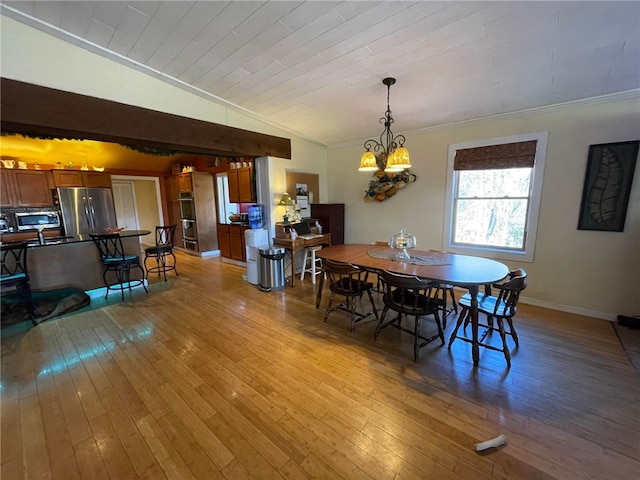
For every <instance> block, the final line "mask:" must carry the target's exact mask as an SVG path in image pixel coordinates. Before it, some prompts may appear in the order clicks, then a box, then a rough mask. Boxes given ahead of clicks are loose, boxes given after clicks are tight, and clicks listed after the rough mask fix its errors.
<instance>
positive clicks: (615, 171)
mask: <svg viewBox="0 0 640 480" xmlns="http://www.w3.org/2000/svg"><path fill="white" fill-rule="evenodd" d="M639 145H640V140H634V141H629V142H616V143H602V144H598V145H590V146H589V157H588V159H587V171H586V174H585V177H584V187H583V190H582V204H581V206H580V218H579V220H578V230H602V231H609V232H623V231H624V222H625V217H626V216H627V206H628V204H629V195H630V193H631V183H632V182H633V174H634V171H635V167H636V160H637V158H638V146H639Z"/></svg>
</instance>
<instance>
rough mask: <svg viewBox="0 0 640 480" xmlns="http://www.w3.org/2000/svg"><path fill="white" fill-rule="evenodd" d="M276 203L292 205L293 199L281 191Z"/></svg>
mask: <svg viewBox="0 0 640 480" xmlns="http://www.w3.org/2000/svg"><path fill="white" fill-rule="evenodd" d="M278 205H293V200H291V197H290V196H289V194H288V193H283V194H282V197H281V198H280V203H279V204H278Z"/></svg>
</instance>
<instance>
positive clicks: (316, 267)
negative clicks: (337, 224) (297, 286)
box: [300, 245, 322, 285]
mask: <svg viewBox="0 0 640 480" xmlns="http://www.w3.org/2000/svg"><path fill="white" fill-rule="evenodd" d="M318 250H322V246H321V245H318V246H315V247H306V248H305V249H304V259H303V260H302V273H301V274H300V281H301V282H302V281H304V274H305V272H309V273H310V274H311V283H313V284H314V285H315V283H316V275H320V273H322V268H321V265H322V259H321V258H317V257H316V252H317V251H318ZM307 260H309V261H310V262H311V263H310V265H309V266H308V267H307Z"/></svg>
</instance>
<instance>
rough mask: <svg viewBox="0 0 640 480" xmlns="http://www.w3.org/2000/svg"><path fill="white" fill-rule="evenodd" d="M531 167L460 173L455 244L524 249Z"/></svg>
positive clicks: (456, 206)
mask: <svg viewBox="0 0 640 480" xmlns="http://www.w3.org/2000/svg"><path fill="white" fill-rule="evenodd" d="M532 170H533V169H532V168H509V169H500V170H468V171H459V172H457V185H456V187H457V188H456V192H457V194H456V196H455V207H454V211H455V225H454V239H453V241H454V243H459V244H472V245H486V246H491V247H500V248H509V249H516V250H523V249H524V246H525V238H526V237H525V231H526V223H527V211H528V206H529V186H530V179H531V172H532Z"/></svg>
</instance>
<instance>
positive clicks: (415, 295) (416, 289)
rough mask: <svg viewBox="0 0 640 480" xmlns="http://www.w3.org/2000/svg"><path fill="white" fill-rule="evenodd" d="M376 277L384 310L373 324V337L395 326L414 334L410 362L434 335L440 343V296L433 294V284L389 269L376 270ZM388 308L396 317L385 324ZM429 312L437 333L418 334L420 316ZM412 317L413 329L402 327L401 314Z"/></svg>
mask: <svg viewBox="0 0 640 480" xmlns="http://www.w3.org/2000/svg"><path fill="white" fill-rule="evenodd" d="M380 280H381V281H382V286H383V291H384V293H383V296H382V299H383V302H384V309H383V310H382V315H381V316H380V321H379V322H378V326H377V327H376V332H375V334H374V337H373V338H374V340H375V339H377V338H378V335H380V332H381V331H382V330H383V329H384V328H386V327H389V326H392V327H395V328H398V329H400V330H402V331H404V332H407V333H410V334H412V335H413V336H414V342H413V361H414V362H417V361H418V356H419V352H420V349H421V348H422V347H424V346H426V345H428V344H429V343H431V342H432V341H434V340H435V339H436V338H440V340H441V341H442V345H444V332H443V330H442V325H441V323H440V315H439V313H438V312H439V311H440V310H441V309H442V299H441V298H439V297H437V296H434V292H433V290H434V287H433V285H432V284H431V282H429V281H428V280H422V279H420V278H418V277H415V276H410V275H402V274H398V273H393V272H389V271H382V272H380ZM389 310H393V311H395V312H397V313H398V316H397V317H396V318H394V319H391V320H389V321H387V322H386V323H385V318H386V316H387V313H388V312H389ZM428 315H433V318H434V319H435V323H436V325H437V327H438V332H437V333H436V334H434V335H432V336H430V337H425V336H424V335H423V334H422V333H421V322H422V317H425V316H428ZM403 316H406V317H409V316H413V317H414V328H413V330H409V329H408V328H405V327H403V325H402V317H403Z"/></svg>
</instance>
